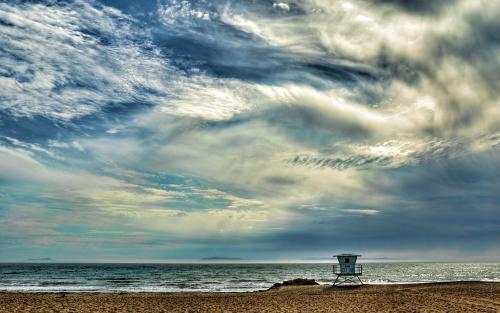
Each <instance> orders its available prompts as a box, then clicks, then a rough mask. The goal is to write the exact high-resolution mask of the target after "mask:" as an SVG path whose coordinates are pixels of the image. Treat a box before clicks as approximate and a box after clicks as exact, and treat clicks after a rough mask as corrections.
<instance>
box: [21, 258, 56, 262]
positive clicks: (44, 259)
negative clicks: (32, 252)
mask: <svg viewBox="0 0 500 313" xmlns="http://www.w3.org/2000/svg"><path fill="white" fill-rule="evenodd" d="M26 261H28V262H54V261H55V260H54V259H51V258H38V259H27V260H26Z"/></svg>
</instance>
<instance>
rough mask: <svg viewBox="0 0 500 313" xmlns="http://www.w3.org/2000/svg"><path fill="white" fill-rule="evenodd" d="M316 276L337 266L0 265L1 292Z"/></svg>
mask: <svg viewBox="0 0 500 313" xmlns="http://www.w3.org/2000/svg"><path fill="white" fill-rule="evenodd" d="M294 278H312V279H315V280H316V281H317V282H318V283H320V284H331V283H332V281H333V279H334V275H333V274H332V264H328V263H304V264H295V263H294V264H203V263H200V264H199V263H197V264H56V263H43V264H34V263H3V264H0V291H38V292H56V291H65V292H145V291H148V292H166V291H236V292H245V291H256V290H265V289H267V288H269V287H271V286H272V285H273V284H274V283H276V282H282V281H284V280H289V279H294ZM361 278H362V280H363V282H364V283H367V284H408V283H426V282H447V281H495V282H500V263H407V262H404V263H367V264H364V265H363V276H362V277H361Z"/></svg>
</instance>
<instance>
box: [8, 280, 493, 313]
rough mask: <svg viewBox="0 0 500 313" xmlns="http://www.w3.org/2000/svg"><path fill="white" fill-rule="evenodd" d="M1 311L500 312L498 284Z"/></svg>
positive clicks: (281, 292)
mask: <svg viewBox="0 0 500 313" xmlns="http://www.w3.org/2000/svg"><path fill="white" fill-rule="evenodd" d="M0 312H1V313H4V312H5V313H11V312H500V283H479V282H467V283H465V282H457V283H436V284H419V285H386V286H378V285H365V286H362V287H358V288H339V287H335V288H333V287H330V286H292V287H281V288H279V289H275V290H269V291H262V292H250V293H213V292H206V293H203V292H172V293H119V294H118V293H115V294H112V293H21V292H3V293H0Z"/></svg>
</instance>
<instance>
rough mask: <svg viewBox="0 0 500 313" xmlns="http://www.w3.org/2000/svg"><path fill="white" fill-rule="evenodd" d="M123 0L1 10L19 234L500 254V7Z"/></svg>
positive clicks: (2, 169) (5, 138) (179, 249)
mask: <svg viewBox="0 0 500 313" xmlns="http://www.w3.org/2000/svg"><path fill="white" fill-rule="evenodd" d="M49 4H50V5H49ZM119 5H120V6H121V7H122V8H123V10H124V11H120V10H118V9H115V8H112V7H109V6H105V5H102V4H100V3H98V2H83V1H69V2H64V3H62V2H57V3H56V2H40V3H37V4H35V3H31V2H6V3H2V4H0V31H1V32H2V34H4V36H2V38H1V39H0V47H1V48H0V49H1V51H2V53H1V57H0V58H1V62H0V83H1V84H2V86H4V89H3V91H2V93H1V95H0V99H1V100H2V101H1V104H0V136H1V137H0V140H1V141H0V142H1V146H0V158H1V159H2V162H1V163H0V185H1V187H2V194H1V197H2V198H1V199H2V207H1V208H0V209H1V211H0V213H1V214H2V215H1V216H2V219H3V222H2V223H3V224H2V227H1V228H0V229H2V235H5V236H7V235H8V236H10V237H9V238H11V239H12V240H11V243H14V242H15V243H16V244H19V245H20V246H23V243H27V242H29V244H30V245H34V246H37V245H47V246H51V245H55V244H63V245H66V247H67V249H71V247H74V246H75V245H87V246H92V244H93V243H98V244H99V245H100V246H101V247H103V248H105V247H107V246H110V245H113V246H124V245H126V244H128V243H130V244H131V245H134V247H136V248H137V249H138V251H142V250H141V248H140V247H141V245H142V246H143V247H146V246H147V247H151V246H153V247H162V248H163V247H165V250H166V248H167V247H168V249H171V250H169V251H170V252H169V253H171V254H169V255H171V256H186V255H189V256H193V255H195V254H196V251H205V250H206V249H209V248H207V247H219V246H224V247H225V248H227V249H233V251H238V252H241V253H244V252H245V249H247V250H246V251H247V252H248V251H251V252H252V253H253V252H256V251H255V250H256V249H260V250H259V251H260V252H256V253H261V254H262V255H267V254H268V253H269V255H271V254H272V255H280V254H286V253H287V252H288V251H297V253H302V252H304V251H310V250H311V249H312V250H317V251H320V250H321V251H326V250H328V249H332V247H335V248H338V249H341V248H344V247H345V248H349V246H352V247H354V248H359V249H366V250H370V249H371V250H373V251H376V250H377V249H381V248H383V249H388V248H387V247H390V249H389V250H394V251H395V250H398V251H402V249H403V250H404V249H407V248H408V249H410V248H415V249H421V250H422V249H427V248H428V247H431V248H432V249H439V247H444V246H446V247H448V246H454V245H456V246H458V242H465V243H466V244H465V245H464V246H466V247H467V249H475V248H474V246H475V245H476V246H477V247H482V248H484V249H494V248H492V245H493V244H492V243H493V242H494V241H495V240H496V239H497V237H498V232H497V231H495V230H496V229H497V226H498V221H497V219H494V218H493V217H492V216H494V213H495V212H494V209H495V208H496V207H497V203H498V197H497V195H496V190H497V189H498V181H497V180H498V179H496V177H495V176H494V173H496V172H495V169H496V168H497V165H498V164H497V163H498V162H497V161H498V160H497V159H498V158H497V157H496V154H497V153H498V149H499V147H500V136H499V134H500V128H499V127H500V126H499V124H498V120H499V117H500V110H499V109H498V108H499V107H500V106H499V104H500V103H499V100H498V99H500V97H499V92H498V88H496V85H495V83H496V81H497V80H498V79H496V78H497V76H498V75H497V73H498V71H499V64H500V54H499V49H498V36H496V34H497V32H498V29H499V27H500V25H499V23H498V21H497V19H496V17H495V16H494V14H493V15H492V13H491V12H497V11H498V9H499V8H498V3H496V2H494V1H490V2H474V3H473V2H470V1H460V0H456V1H443V2H440V3H430V2H425V3H424V2H423V1H409V2H402V1H390V0H383V1H382V0H380V1H378V0H373V1H356V0H353V1H350V2H345V1H323V0H307V1H300V2H293V1H292V2H287V3H285V2H272V1H264V2H236V1H233V2H224V3H219V2H214V3H207V2H204V1H201V2H199V1H192V2H191V1H155V2H154V3H153V2H151V3H149V4H145V3H144V4H141V6H142V5H144V7H141V9H140V10H139V11H137V12H135V11H134V9H133V8H132V7H129V6H127V4H124V3H120V4H119ZM148 8H149V9H148ZM144 10H146V11H147V10H150V11H148V12H145V11H144ZM124 12H128V13H130V12H132V13H131V14H132V15H128V14H127V13H124ZM134 12H135V13H134ZM75 225H78V227H80V229H79V230H80V232H79V233H78V232H76V231H75V232H71V231H69V230H71V229H72V228H71V227H75ZM332 229H335V232H333V231H332ZM65 231H66V232H67V233H66V232H65ZM23 232H24V233H23ZM338 234H340V235H338ZM336 236H337V237H336ZM454 238H455V241H454ZM456 238H458V240H457V239H456ZM6 242H8V240H4V241H2V242H0V245H2V244H6ZM332 242H333V246H332ZM242 247H244V248H242ZM143 249H146V248H143ZM197 249H199V250H197ZM204 249H205V250H204ZM146 250H147V249H146ZM349 250H351V249H349ZM68 251H69V250H68ZM144 251H145V250H144ZM144 251H142V252H144ZM148 251H150V250H148ZM300 251H302V252H300ZM121 253H125V254H126V252H121ZM148 253H150V252H148Z"/></svg>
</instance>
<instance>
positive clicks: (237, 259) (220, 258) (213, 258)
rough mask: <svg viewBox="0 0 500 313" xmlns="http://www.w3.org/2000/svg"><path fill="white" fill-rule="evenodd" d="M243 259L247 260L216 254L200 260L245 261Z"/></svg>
mask: <svg viewBox="0 0 500 313" xmlns="http://www.w3.org/2000/svg"><path fill="white" fill-rule="evenodd" d="M243 260H245V259H240V258H228V257H222V256H214V257H209V258H202V259H200V261H243Z"/></svg>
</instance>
